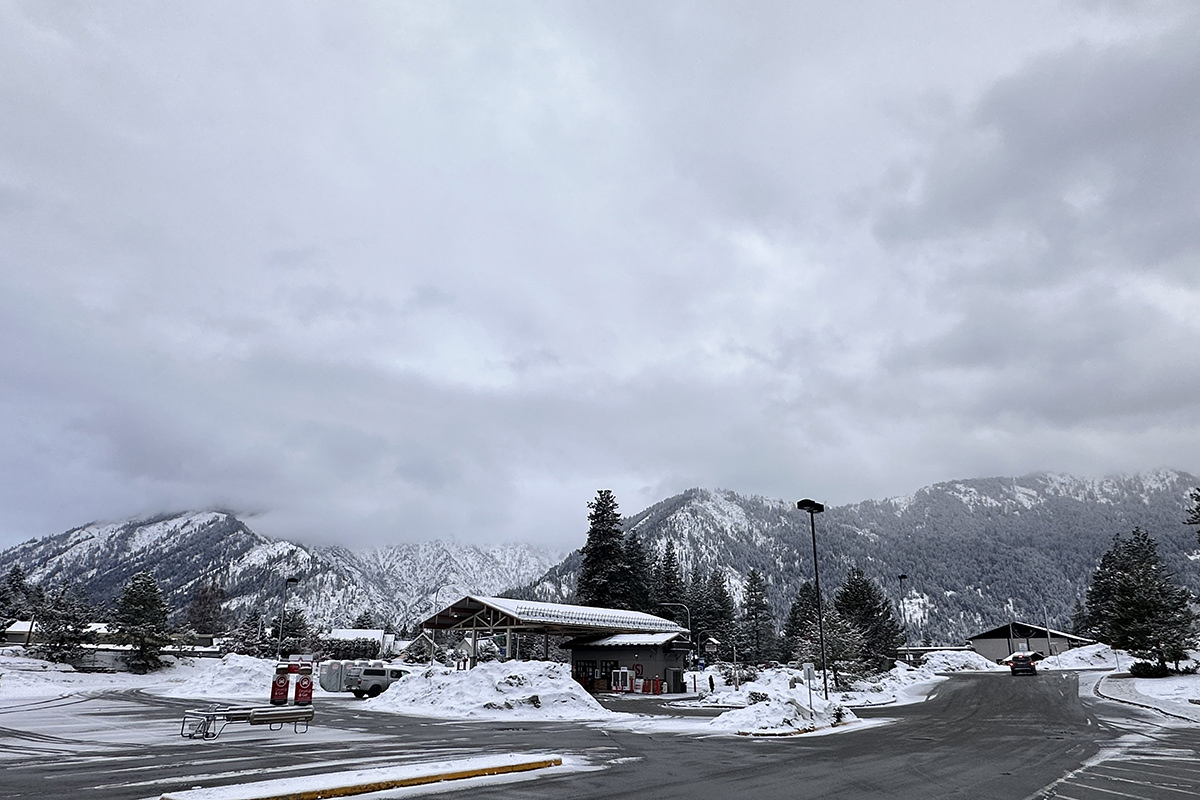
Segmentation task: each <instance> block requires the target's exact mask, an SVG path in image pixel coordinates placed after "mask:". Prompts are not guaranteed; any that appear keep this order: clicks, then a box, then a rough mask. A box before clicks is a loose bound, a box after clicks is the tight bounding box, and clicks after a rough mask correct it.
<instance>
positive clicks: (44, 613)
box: [31, 584, 96, 664]
mask: <svg viewBox="0 0 1200 800" xmlns="http://www.w3.org/2000/svg"><path fill="white" fill-rule="evenodd" d="M95 616H96V608H95V606H93V605H92V601H91V600H90V599H89V598H88V596H87V595H86V594H85V593H84V592H83V590H82V589H81V588H80V587H79V586H78V585H75V584H70V585H63V586H59V587H57V588H55V589H52V590H51V591H50V593H49V594H48V595H47V596H46V601H45V603H43V605H42V608H41V610H40V611H39V613H38V615H37V644H35V645H34V646H33V648H31V649H32V650H33V652H34V653H35V654H36V655H37V656H38V657H39V658H44V659H46V660H48V661H61V662H64V663H67V664H79V663H80V662H82V661H83V657H84V653H85V649H84V645H87V644H91V643H93V642H95V641H96V635H95V633H94V632H92V630H91V629H90V628H89V626H90V625H91V623H92V622H93V621H95Z"/></svg>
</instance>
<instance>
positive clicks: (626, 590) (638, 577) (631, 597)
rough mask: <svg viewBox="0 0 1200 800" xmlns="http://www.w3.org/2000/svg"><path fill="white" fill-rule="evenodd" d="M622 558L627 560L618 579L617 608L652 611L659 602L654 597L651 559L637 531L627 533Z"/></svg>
mask: <svg viewBox="0 0 1200 800" xmlns="http://www.w3.org/2000/svg"><path fill="white" fill-rule="evenodd" d="M622 560H623V561H624V562H625V569H624V570H623V571H622V572H621V573H620V580H619V581H618V586H619V587H620V599H619V600H618V602H619V605H618V606H617V608H628V609H631V610H633V611H645V612H647V613H652V612H653V611H655V606H656V605H657V602H656V601H655V599H654V590H653V581H652V575H651V572H650V560H649V559H648V558H647V557H646V548H645V547H643V546H642V540H641V538H639V537H638V534H637V531H630V532H629V533H627V534H626V535H625V547H624V552H623V558H622Z"/></svg>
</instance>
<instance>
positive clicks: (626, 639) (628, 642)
mask: <svg viewBox="0 0 1200 800" xmlns="http://www.w3.org/2000/svg"><path fill="white" fill-rule="evenodd" d="M682 635H683V633H682V632H681V631H676V632H675V633H614V634H613V635H612V636H605V637H603V638H600V639H596V640H594V641H588V642H580V643H579V644H580V645H583V644H586V645H587V646H588V647H660V646H662V645H664V644H666V643H667V642H669V641H671V640H672V639H678V638H679V637H680V636H682Z"/></svg>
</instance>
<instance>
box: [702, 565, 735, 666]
mask: <svg viewBox="0 0 1200 800" xmlns="http://www.w3.org/2000/svg"><path fill="white" fill-rule="evenodd" d="M706 594H707V598H708V603H709V607H708V613H709V630H710V631H711V632H712V634H713V635H714V636H716V637H717V639H718V640H720V642H721V646H720V647H719V648H718V653H719V655H720V656H721V658H724V659H732V658H733V644H734V641H735V640H734V610H735V609H734V606H733V598H732V597H731V596H730V595H729V588H728V587H727V586H726V585H725V576H724V575H722V574H721V571H720V570H717V569H714V570H713V571H712V572H711V573H709V576H708V591H707V593H706Z"/></svg>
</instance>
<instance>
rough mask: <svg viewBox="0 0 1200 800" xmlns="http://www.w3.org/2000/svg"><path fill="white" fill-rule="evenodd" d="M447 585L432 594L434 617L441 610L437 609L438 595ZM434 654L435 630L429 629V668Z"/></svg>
mask: <svg viewBox="0 0 1200 800" xmlns="http://www.w3.org/2000/svg"><path fill="white" fill-rule="evenodd" d="M449 585H450V584H448V583H445V584H442V585H441V586H439V587H437V589H436V590H435V591H434V593H433V613H434V614H435V615H436V614H437V613H438V611H440V610H441V609H440V607H439V604H438V595H440V594H441V593H442V589H445V588H446V587H447V586H449ZM436 653H437V628H430V629H429V666H433V656H434V654H436Z"/></svg>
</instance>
